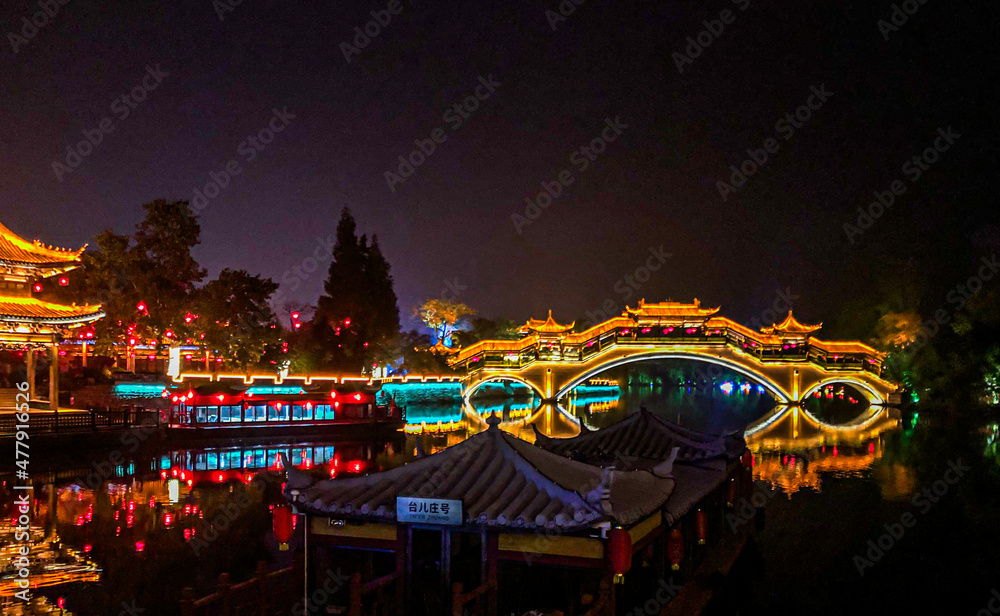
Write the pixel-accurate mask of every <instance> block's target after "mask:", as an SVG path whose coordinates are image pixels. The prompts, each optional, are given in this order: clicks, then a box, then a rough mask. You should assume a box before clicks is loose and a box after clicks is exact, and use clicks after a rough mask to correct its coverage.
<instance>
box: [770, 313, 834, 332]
mask: <svg viewBox="0 0 1000 616" xmlns="http://www.w3.org/2000/svg"><path fill="white" fill-rule="evenodd" d="M822 327H823V324H822V323H820V324H818V325H805V324H803V323H801V322H799V320H798V319H796V318H795V317H794V316H792V311H791V310H789V311H788V316H787V317H785V319H784V320H783V321H782V322H781V323H775V324H774V325H771V326H769V327H762V328H760V331H761V333H764V334H775V335H782V334H785V335H805V334H811V333H812V332H814V331H817V330H819V329H820V328H822Z"/></svg>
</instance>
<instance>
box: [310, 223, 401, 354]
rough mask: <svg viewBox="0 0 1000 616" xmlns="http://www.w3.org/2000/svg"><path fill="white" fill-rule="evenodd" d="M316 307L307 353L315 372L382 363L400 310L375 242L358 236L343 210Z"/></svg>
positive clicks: (395, 327)
mask: <svg viewBox="0 0 1000 616" xmlns="http://www.w3.org/2000/svg"><path fill="white" fill-rule="evenodd" d="M323 290H324V295H322V296H320V298H319V300H318V301H317V304H316V314H315V316H314V318H313V321H312V324H311V327H310V331H311V340H310V343H309V344H310V348H309V349H308V351H307V352H308V353H309V354H310V355H312V356H313V358H314V359H313V361H312V362H310V363H312V364H313V365H314V366H316V367H318V368H326V369H334V370H344V371H351V372H357V371H364V372H367V371H369V370H370V369H371V367H372V364H373V363H374V362H379V361H384V360H385V359H387V358H388V357H389V356H390V354H391V350H392V349H393V347H394V341H395V338H396V336H397V335H398V333H399V308H398V306H397V299H396V293H395V291H394V290H393V281H392V275H391V274H390V271H389V264H388V262H387V261H386V259H385V257H384V256H383V255H382V251H381V248H380V247H379V245H378V240H377V239H375V238H373V241H372V244H371V246H369V245H368V239H367V237H366V236H364V235H362V236H361V237H360V238H359V237H358V236H357V224H356V223H355V222H354V217H353V216H352V215H351V211H350V210H349V209H347V208H344V210H343V211H342V212H341V215H340V221H339V222H338V223H337V241H336V243H335V244H334V247H333V261H332V262H331V263H330V269H329V272H328V275H327V279H326V283H325V285H324V287H323Z"/></svg>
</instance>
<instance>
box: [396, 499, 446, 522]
mask: <svg viewBox="0 0 1000 616" xmlns="http://www.w3.org/2000/svg"><path fill="white" fill-rule="evenodd" d="M396 521H398V522H402V523H404V524H406V523H409V524H442V525H446V526H461V524H462V501H460V500H449V499H446V498H416V497H411V496H397V497H396Z"/></svg>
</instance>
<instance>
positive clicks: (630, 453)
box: [535, 408, 746, 468]
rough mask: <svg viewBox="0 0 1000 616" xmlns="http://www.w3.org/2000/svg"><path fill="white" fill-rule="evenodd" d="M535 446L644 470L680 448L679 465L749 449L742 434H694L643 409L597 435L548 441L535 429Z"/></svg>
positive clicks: (731, 457) (593, 461)
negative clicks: (643, 467) (644, 467)
mask: <svg viewBox="0 0 1000 616" xmlns="http://www.w3.org/2000/svg"><path fill="white" fill-rule="evenodd" d="M535 443H536V444H537V445H538V446H539V447H541V448H543V449H545V450H547V451H551V452H553V453H557V454H559V455H562V456H566V457H572V458H573V459H574V460H581V461H584V462H587V463H589V464H597V465H599V466H607V465H615V466H616V467H617V468H622V467H623V465H625V467H632V468H636V467H639V468H641V467H642V466H643V461H645V465H646V466H648V465H649V464H654V463H656V462H659V461H662V460H666V459H668V458H669V457H670V456H671V452H672V451H673V450H674V448H678V453H677V457H676V462H677V463H679V464H683V463H686V462H699V461H704V460H711V459H723V460H729V461H731V460H736V459H738V458H739V457H740V456H741V455H742V454H743V451H744V450H745V449H746V442H745V441H744V440H743V437H742V436H740V435H739V434H728V435H723V436H716V435H710V434H705V433H702V432H695V431H693V430H689V429H687V428H682V427H681V426H678V425H676V424H673V423H670V422H669V421H667V420H665V419H663V418H661V417H659V416H657V415H654V414H653V413H650V412H649V411H647V410H646V409H645V408H640V409H639V412H638V413H633V414H632V415H629V416H628V417H626V418H625V419H623V420H621V421H619V422H616V423H614V424H611V425H610V426H607V427H605V428H602V429H601V430H597V431H596V432H592V431H586V432H584V433H582V434H580V435H579V436H575V437H573V438H565V439H556V438H549V437H547V436H545V435H543V434H541V433H539V432H537V429H536V440H535Z"/></svg>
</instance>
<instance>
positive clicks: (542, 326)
mask: <svg viewBox="0 0 1000 616" xmlns="http://www.w3.org/2000/svg"><path fill="white" fill-rule="evenodd" d="M575 326H576V321H573V322H572V323H570V324H569V325H563V324H561V323H557V322H556V320H555V319H553V318H552V311H551V310H549V318H547V319H545V320H544V321H543V320H541V319H528V322H527V323H525V324H524V325H522V326H521V329H519V330H518V331H519V332H520V333H522V334H534V333H538V334H565V333H568V332H569V331H570V330H572V329H573V328H574V327H575Z"/></svg>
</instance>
